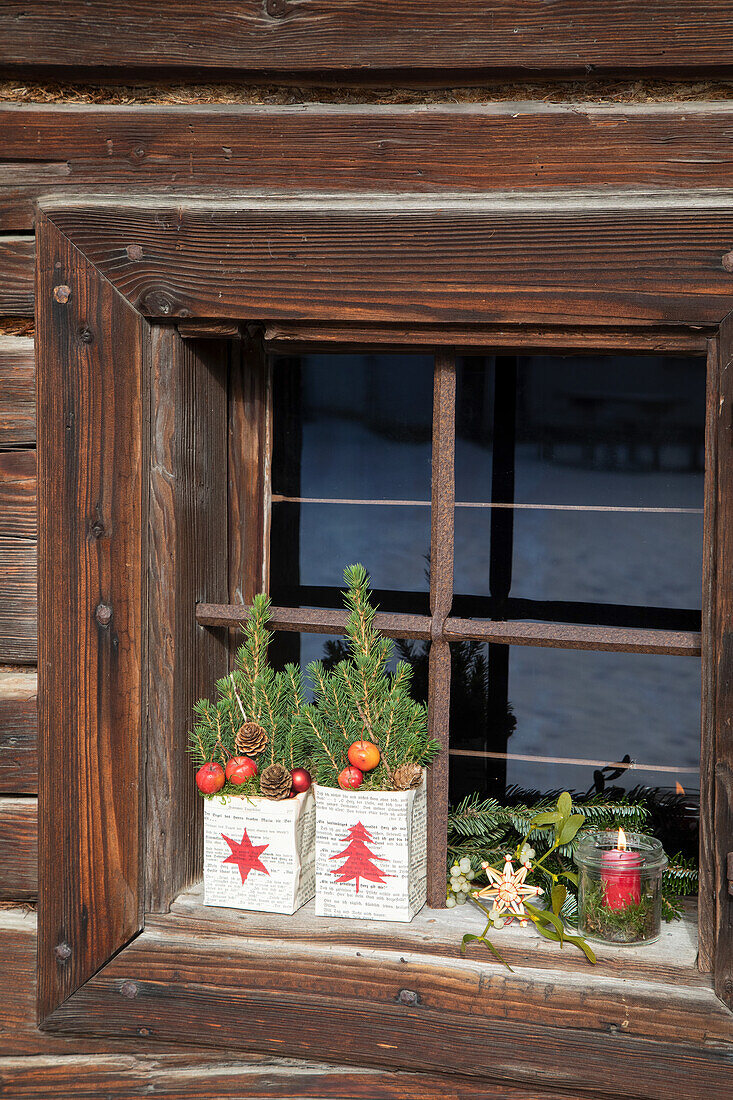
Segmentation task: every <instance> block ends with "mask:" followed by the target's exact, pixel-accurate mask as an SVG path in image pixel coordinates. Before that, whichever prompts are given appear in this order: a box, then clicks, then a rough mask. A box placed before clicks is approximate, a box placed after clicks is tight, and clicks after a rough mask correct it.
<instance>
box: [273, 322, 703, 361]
mask: <svg viewBox="0 0 733 1100" xmlns="http://www.w3.org/2000/svg"><path fill="white" fill-rule="evenodd" d="M713 328H714V326H702V325H699V326H694V327H689V328H682V327H678V326H675V325H660V326H658V327H656V328H655V327H654V326H649V327H648V328H644V329H633V328H623V329H616V328H612V327H608V326H604V329H603V335H602V338H601V339H599V332H598V329H597V328H593V327H592V326H590V325H589V326H587V327H585V328H578V327H576V328H573V327H571V326H563V327H562V328H556V327H553V326H552V325H545V326H534V327H533V326H531V325H516V326H515V327H513V328H510V327H506V326H503V325H474V326H457V325H453V326H450V327H447V326H445V325H414V326H412V327H410V326H406V325H350V324H346V323H345V324H341V325H329V324H309V323H308V322H302V323H300V324H292V323H291V324H286V323H282V322H280V323H278V324H271V325H267V327H266V328H265V341H266V344H267V347H268V349H269V350H271V351H280V352H285V353H286V354H291V355H292V354H295V353H297V352H298V351H301V350H302V351H308V350H310V349H311V348H312V345H313V344H327V345H328V350H329V351H339V350H342V349H343V350H344V351H353V350H354V349H355V348H359V347H363V348H367V349H373V348H375V347H379V348H380V349H382V350H385V351H388V350H390V349H391V348H394V349H396V350H403V349H404V348H405V347H406V346H407V347H427V348H433V349H436V350H437V349H438V348H442V347H446V346H448V347H451V348H453V349H454V350H455V351H456V352H457V353H460V352H468V353H469V354H470V353H471V352H474V351H475V349H476V348H480V349H482V350H485V349H486V348H492V349H496V350H498V349H505V348H506V349H508V350H511V351H516V349H517V348H526V349H528V350H542V351H547V350H548V349H550V348H551V349H552V350H553V351H574V350H576V349H583V350H585V351H598V350H599V348H600V347H601V344H602V350H603V351H615V350H620V351H642V352H643V351H648V352H665V351H666V352H670V351H692V352H702V353H703V354H704V353H705V352H706V351H707V346H708V340H709V339H710V337H711V336H712V335H713V331H712V330H713Z"/></svg>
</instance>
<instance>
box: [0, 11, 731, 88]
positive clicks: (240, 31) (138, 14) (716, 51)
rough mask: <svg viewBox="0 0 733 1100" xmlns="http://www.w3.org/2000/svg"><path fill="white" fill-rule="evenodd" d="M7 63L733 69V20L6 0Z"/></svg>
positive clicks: (92, 67) (11, 68) (300, 69)
mask: <svg viewBox="0 0 733 1100" xmlns="http://www.w3.org/2000/svg"><path fill="white" fill-rule="evenodd" d="M0 41H1V42H2V43H3V51H2V68H3V69H4V70H5V71H6V72H9V73H13V72H15V71H18V70H21V71H27V70H30V71H34V72H36V71H38V70H44V69H50V70H51V71H52V72H53V73H57V72H58V71H59V70H60V69H61V68H66V67H69V68H73V70H74V72H75V73H76V75H77V77H79V76H81V75H82V74H83V73H84V72H85V71H87V72H90V71H91V72H93V73H99V72H100V71H102V72H104V71H105V70H110V69H111V70H114V71H129V70H130V69H131V68H132V69H143V70H146V71H147V70H151V71H154V72H156V73H160V74H162V73H164V72H171V71H172V72H176V71H181V70H184V71H187V70H191V69H193V68H194V67H195V68H196V69H197V70H199V71H200V70H201V69H205V70H210V71H214V70H220V71H222V72H227V73H231V72H233V71H235V72H237V73H240V74H244V73H247V74H249V73H266V74H271V73H276V74H277V73H287V74H291V73H294V72H295V73H313V72H316V73H322V72H333V71H338V72H343V71H344V70H348V69H354V70H356V75H357V76H358V77H359V79H361V80H364V79H366V78H368V75H369V73H370V71H375V70H376V71H384V70H394V69H397V70H406V71H407V72H408V73H409V74H410V75H413V74H414V73H415V71H416V70H417V72H418V73H419V72H424V71H428V72H429V71H432V70H435V69H443V68H447V69H451V70H454V71H457V72H460V73H470V74H471V75H476V74H477V73H482V74H483V73H486V74H497V73H498V74H504V73H506V72H516V73H521V74H522V75H526V74H528V73H532V72H537V71H539V72H548V73H553V74H557V73H579V74H582V75H587V73H588V72H598V73H609V72H613V73H619V72H621V73H628V72H635V73H638V72H642V73H643V74H644V75H646V74H647V73H649V72H665V73H666V72H669V71H670V70H671V69H674V68H684V69H685V70H686V71H687V70H689V71H693V72H696V73H705V74H711V73H713V74H720V73H725V72H728V71H729V69H730V52H731V48H732V47H733V28H732V27H731V21H730V9H729V7H728V5H727V4H726V0H699V3H697V4H695V3H692V2H691V0H672V2H671V0H666V2H665V0H649V2H648V3H646V4H642V5H638V4H635V3H634V2H633V0H608V3H606V4H604V5H602V6H599V5H598V4H597V3H596V2H595V0H557V2H556V3H554V4H553V5H552V12H551V13H550V14H548V12H547V11H546V10H545V8H544V7H543V6H542V5H538V4H537V3H535V2H533V0H495V2H494V3H493V4H492V6H491V12H490V18H487V12H486V5H485V4H484V3H482V2H481V0H466V2H464V3H463V4H462V5H461V7H460V8H457V7H456V4H455V0H432V2H431V3H430V5H429V6H427V7H426V6H425V5H423V4H421V3H419V2H418V0H394V2H393V3H389V4H382V3H374V2H373V0H309V2H308V3H307V4H298V3H291V2H286V0H267V3H265V4H264V5H263V3H262V0H237V3H236V4H235V3H233V2H231V0H230V2H228V3H219V4H216V5H213V6H211V7H206V6H204V7H202V6H201V5H198V6H197V5H196V4H194V3H191V0H176V2H175V3H168V4H166V6H165V12H163V10H162V9H155V8H152V9H151V7H150V6H149V5H147V4H145V3H144V2H143V0H127V2H125V0H107V2H106V3H105V4H104V5H103V6H100V5H93V6H92V7H89V6H88V5H87V4H86V3H84V2H83V0H69V2H67V3H65V4H63V5H62V6H59V7H57V8H53V7H52V8H51V9H49V10H48V11H45V10H44V9H43V8H42V7H41V6H40V5H35V4H27V3H26V4H24V3H23V2H22V0H4V3H3V5H2V9H1V10H0Z"/></svg>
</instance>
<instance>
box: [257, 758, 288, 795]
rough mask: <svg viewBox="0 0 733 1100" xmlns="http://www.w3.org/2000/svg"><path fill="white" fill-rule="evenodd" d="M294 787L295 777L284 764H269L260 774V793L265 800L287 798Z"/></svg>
mask: <svg viewBox="0 0 733 1100" xmlns="http://www.w3.org/2000/svg"><path fill="white" fill-rule="evenodd" d="M292 785H293V777H292V776H291V774H290V772H289V771H288V769H287V768H286V767H285V765H284V764H268V765H267V767H266V768H265V769H264V771H263V772H262V773H261V774H260V792H261V793H262V794H263V795H264V796H265V798H274V799H275V800H276V801H280V800H281V799H283V798H287V797H288V796H289V794H290V789H291V787H292Z"/></svg>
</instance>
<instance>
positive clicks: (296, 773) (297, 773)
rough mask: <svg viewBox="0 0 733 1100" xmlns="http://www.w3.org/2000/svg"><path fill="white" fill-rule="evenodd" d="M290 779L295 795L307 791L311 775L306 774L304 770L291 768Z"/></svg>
mask: <svg viewBox="0 0 733 1100" xmlns="http://www.w3.org/2000/svg"><path fill="white" fill-rule="evenodd" d="M290 777H291V779H292V780H293V790H294V791H295V793H296V794H302V792H303V791H307V790H308V788H309V787H310V785H311V783H312V782H313V780H312V779H311V773H310V772H307V771H306V770H305V768H293V770H292V771H291V773H290Z"/></svg>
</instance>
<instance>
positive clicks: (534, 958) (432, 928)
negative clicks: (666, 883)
mask: <svg viewBox="0 0 733 1100" xmlns="http://www.w3.org/2000/svg"><path fill="white" fill-rule="evenodd" d="M314 909H315V902H309V903H308V904H307V905H304V906H303V907H302V908H301V909H299V910H298V911H297V913H295V914H293V915H292V916H288V917H287V918H286V917H283V916H276V915H274V914H273V913H257V912H255V911H250V912H240V911H237V912H234V911H232V910H227V909H218V908H216V907H215V906H209V905H204V904H203V883H202V882H199V883H197V884H196V886H194V887H192V888H191V889H190V890H187V891H185V892H184V893H183V894H180V895H179V896H178V897H177V898H176V899H175V901H174V902H173V904H172V905H171V910H170V913H168V914H167V915H166V918H165V924H166V927H167V928H169V929H171V930H172V929H175V930H176V933H183V932H185V931H186V930H188V931H189V932H190V933H191V934H192V935H194V936H198V935H199V934H201V935H202V936H204V937H205V938H207V939H209V938H212V937H220V938H223V939H227V940H232V938H234V939H237V938H239V939H240V942H242V943H243V942H244V939H246V940H247V941H249V940H258V941H259V940H262V941H265V942H267V943H268V944H269V945H270V950H271V951H272V952H275V951H276V945H277V943H278V942H282V941H283V940H286V939H292V940H293V942H294V943H296V944H297V943H310V944H312V945H313V947H314V948H316V949H317V950H318V951H319V952H323V953H327V952H328V951H329V949H330V948H331V947H333V946H337V947H338V946H339V945H340V946H343V945H344V944H348V945H349V946H350V947H352V948H353V949H354V951H359V952H362V955H363V956H364V957H365V958H371V957H372V955H373V953H374V952H377V951H379V950H380V949H383V948H385V947H386V948H387V949H388V950H389V951H394V952H396V953H398V954H399V956H400V957H403V956H404V957H405V958H407V956H408V955H409V956H415V955H417V956H422V955H427V956H431V957H435V958H439V959H441V960H443V961H444V962H445V964H446V965H450V962H452V961H453V960H459V959H460V958H461V957H462V956H461V939H462V937H463V935H464V933H465V932H476V931H479V932H480V931H481V930H482V929H483V927H484V925H483V924H481V919H482V916H481V913H480V912H479V911H478V910H477V909H474V907H473V906H470V905H469V906H461V907H460V910H458V911H452V910H450V909H433V908H429V907H428V906H425V907H424V908H423V909H421V910H420V912H419V913H418V914H417V915H416V916H415V917H414V918H413V920H412V921H411V922H410V924H405V925H402V924H400V925H396V924H394V923H390V922H388V921H373V920H370V921H363V920H351V919H348V918H345V917H334V918H326V917H319V918H318V919H317V920H316V919H315V917H314ZM501 950H502V954H503V955H504V957H505V958H506V960H507V962H508V963H509V964H510V965H511V966H512V967H513V968H514V970H515V972H517V971H524V970H526V969H527V968H529V969H530V970H532V969H533V968H534V969H540V970H542V971H545V972H550V971H557V970H560V971H563V972H564V973H566V974H568V975H569V974H574V975H575V976H576V978H577V979H578V981H579V982H581V980H582V982H583V983H585V984H588V981H589V978H591V977H593V976H598V977H600V978H603V979H604V980H605V979H611V978H618V979H624V978H630V979H633V980H634V981H642V982H648V983H657V986H656V987H658V985H659V983H661V984H662V985H664V986H665V987H666V986H676V987H679V988H680V989H681V988H682V987H687V986H695V987H696V988H702V989H707V990H708V992H709V991H710V989H711V988H712V978H711V977H710V975H709V974H702V973H700V971H699V970H698V969H697V967H696V965H695V959H696V956H697V914H696V912H695V906H694V903H685V905H684V914H683V918H682V920H681V921H679V922H677V921H675V922H673V923H670V924H666V923H665V924H664V925H663V927H662V932H661V935H660V938H659V939H658V940H657V941H656V942H655V943H654V944H650V945H648V946H647V947H645V948H644V951H643V953H642V952H639V951H636V952H634V953H633V954H631V955H629V952H628V951H626V950H624V948H623V947H619V946H614V945H612V944H597V945H596V956H597V959H598V964H597V965H596V967H595V968H594V969H593V970H589V967H588V963H587V961H586V959H585V956H584V955H582V954H581V953H580V952H579V951H572V952H570V951H565V950H559V949H558V947H557V945H556V944H554V943H551V942H550V941H548V940H544V939H542V938H540V937H539V935H537V934H535V933H534V932H531V931H526V930H525V929H520V928H519V927H518V926H517V925H510V926H507V927H506V928H504V929H502V937H501ZM357 957H358V956H357ZM466 957H467V958H468V959H469V960H474V961H475V962H476V963H477V965H482V964H486V963H491V965H492V967H493V966H494V964H493V962H491V956H490V955H489V954H488V953H487V950H486V948H485V947H484V946H483V945H482V944H475V943H474V944H469V945H468V947H467V949H466Z"/></svg>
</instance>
